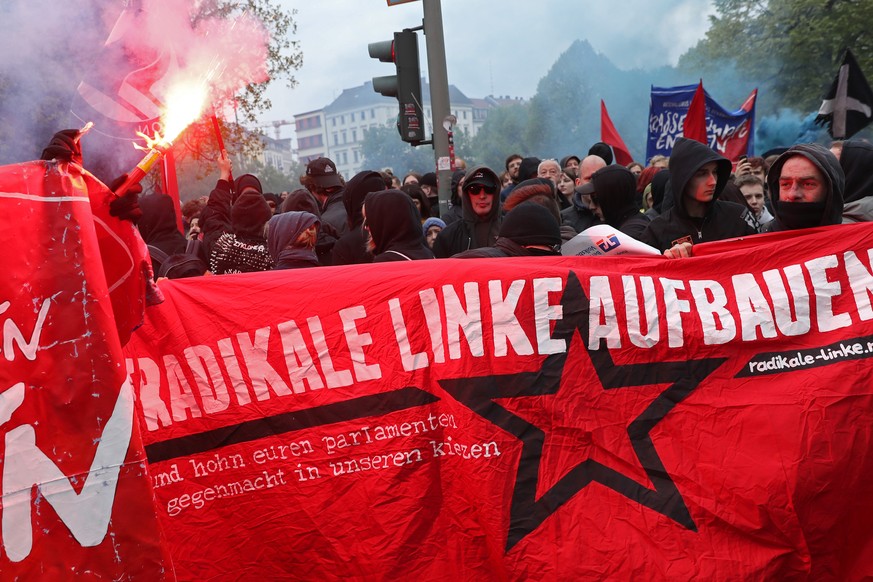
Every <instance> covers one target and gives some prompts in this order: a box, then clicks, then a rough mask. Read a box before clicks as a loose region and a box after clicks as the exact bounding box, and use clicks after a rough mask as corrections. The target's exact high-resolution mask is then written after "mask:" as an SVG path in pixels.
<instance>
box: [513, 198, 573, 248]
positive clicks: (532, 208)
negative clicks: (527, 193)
mask: <svg viewBox="0 0 873 582" xmlns="http://www.w3.org/2000/svg"><path fill="white" fill-rule="evenodd" d="M500 236H501V237H503V238H508V239H509V240H511V241H513V242H515V243H517V244H520V245H522V246H524V245H545V246H548V247H554V246H556V245H560V244H561V227H560V225H559V224H558V221H557V220H555V217H554V216H553V215H552V213H551V212H549V210H548V209H547V208H545V207H544V206H540V205H539V204H536V203H534V202H524V203H522V204H519V205H518V206H516V207H515V208H514V209H512V210H511V211H510V212H509V214H507V215H506V217H505V218H504V219H503V224H502V225H501V227H500Z"/></svg>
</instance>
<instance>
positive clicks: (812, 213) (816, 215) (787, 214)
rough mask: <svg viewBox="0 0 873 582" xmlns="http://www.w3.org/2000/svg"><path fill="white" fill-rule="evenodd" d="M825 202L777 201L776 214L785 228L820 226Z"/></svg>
mask: <svg viewBox="0 0 873 582" xmlns="http://www.w3.org/2000/svg"><path fill="white" fill-rule="evenodd" d="M825 205H826V203H825V202H782V201H780V202H779V206H778V208H776V214H777V216H778V217H779V221H780V222H781V223H782V225H783V226H785V228H788V229H791V230H794V229H797V228H812V227H813V226H821V223H822V216H823V215H824V211H825Z"/></svg>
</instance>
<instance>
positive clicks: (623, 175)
mask: <svg viewBox="0 0 873 582" xmlns="http://www.w3.org/2000/svg"><path fill="white" fill-rule="evenodd" d="M578 192H579V195H580V196H585V195H587V196H590V197H591V211H592V212H593V213H594V214H595V215H597V217H598V218H600V219H601V220H603V221H604V222H605V223H607V224H608V225H610V226H611V227H613V228H617V229H618V230H620V231H621V232H623V233H624V234H626V235H628V236H630V237H633V238H639V237H640V236H641V235H642V234H643V231H645V230H646V227H648V226H649V222H650V221H649V218H648V217H647V216H645V215H644V214H641V213H640V207H639V206H638V205H637V178H636V176H634V175H633V173H632V172H631V171H630V170H628V169H627V168H625V167H624V166H606V167H605V168H600V169H599V170H597V171H596V172H594V174H592V176H591V181H590V182H588V183H587V184H582V185H581V186H580V187H579V190H578Z"/></svg>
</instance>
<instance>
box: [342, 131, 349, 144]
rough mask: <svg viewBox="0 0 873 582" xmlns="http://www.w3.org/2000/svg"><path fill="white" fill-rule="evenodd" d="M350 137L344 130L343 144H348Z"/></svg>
mask: <svg viewBox="0 0 873 582" xmlns="http://www.w3.org/2000/svg"><path fill="white" fill-rule="evenodd" d="M348 141H349V140H348V136H347V134H346V130H343V143H348Z"/></svg>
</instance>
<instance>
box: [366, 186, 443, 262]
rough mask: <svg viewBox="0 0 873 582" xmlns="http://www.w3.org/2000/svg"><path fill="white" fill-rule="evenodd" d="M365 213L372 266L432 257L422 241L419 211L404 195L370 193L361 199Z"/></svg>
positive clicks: (407, 196) (396, 192) (393, 191)
mask: <svg viewBox="0 0 873 582" xmlns="http://www.w3.org/2000/svg"><path fill="white" fill-rule="evenodd" d="M364 212H365V214H366V215H367V216H366V219H365V221H366V222H365V224H366V227H367V229H369V231H370V235H371V236H372V237H373V243H374V244H375V248H374V249H373V257H374V258H373V262H374V263H384V262H389V261H412V260H417V259H432V258H433V253H432V252H431V250H430V249H429V248H428V247H427V244H426V243H425V242H424V234H423V233H422V231H421V220H420V219H419V215H418V209H417V208H415V204H414V203H413V202H412V198H410V197H409V195H407V194H406V193H405V192H402V191H400V190H385V191H384V192H371V193H369V194H367V197H366V198H365V199H364Z"/></svg>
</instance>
